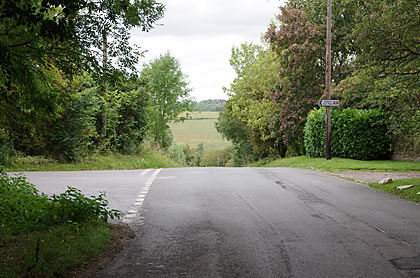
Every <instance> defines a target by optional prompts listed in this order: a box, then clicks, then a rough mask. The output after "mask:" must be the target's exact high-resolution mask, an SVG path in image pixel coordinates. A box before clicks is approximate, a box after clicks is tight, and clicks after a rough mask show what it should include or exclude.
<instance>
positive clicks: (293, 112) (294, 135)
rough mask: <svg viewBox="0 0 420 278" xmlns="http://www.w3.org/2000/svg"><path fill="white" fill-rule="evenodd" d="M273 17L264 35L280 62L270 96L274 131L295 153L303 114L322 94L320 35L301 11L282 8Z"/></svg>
mask: <svg viewBox="0 0 420 278" xmlns="http://www.w3.org/2000/svg"><path fill="white" fill-rule="evenodd" d="M277 19H278V22H277V24H275V23H273V24H272V25H271V26H270V27H269V29H268V31H267V33H266V34H265V36H264V38H265V40H266V41H267V42H268V43H269V44H270V47H271V49H272V50H273V51H274V52H275V53H276V54H277V55H278V59H279V63H280V65H281V67H280V71H279V72H280V74H279V81H278V84H277V87H276V90H275V92H274V93H273V94H272V96H271V98H272V100H273V101H274V102H275V103H277V104H278V106H279V115H278V121H279V127H278V131H277V132H278V133H279V134H281V136H282V138H283V143H284V144H285V145H286V146H287V147H293V148H294V150H295V152H296V153H298V154H299V153H302V152H303V127H304V124H305V122H306V116H307V114H308V112H309V111H310V110H311V109H312V108H313V107H314V106H315V105H316V103H317V101H318V100H319V99H320V98H321V96H322V94H323V87H324V86H323V84H324V68H325V67H324V65H325V63H324V62H323V55H324V54H325V50H324V49H325V47H324V44H323V34H322V32H321V30H320V27H319V26H318V25H315V24H313V23H311V22H310V21H309V18H308V16H307V14H306V13H305V12H304V11H302V10H297V9H294V8H290V7H287V6H286V7H282V8H281V14H280V15H279V16H278V17H277Z"/></svg>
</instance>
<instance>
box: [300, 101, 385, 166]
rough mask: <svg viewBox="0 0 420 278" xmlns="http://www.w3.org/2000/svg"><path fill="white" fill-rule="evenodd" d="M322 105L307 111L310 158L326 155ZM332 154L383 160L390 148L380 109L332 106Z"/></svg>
mask: <svg viewBox="0 0 420 278" xmlns="http://www.w3.org/2000/svg"><path fill="white" fill-rule="evenodd" d="M325 128H326V127H325V108H322V109H318V110H316V109H315V110H313V111H311V112H310V113H309V116H308V121H307V123H306V125H305V136H304V142H305V150H306V154H307V155H308V156H310V157H325V140H326V139H325V136H326V135H325ZM331 150H332V155H333V156H336V157H342V158H352V159H359V160H374V159H386V158H388V156H389V154H390V151H391V137H390V135H389V131H388V127H387V119H386V118H385V115H384V113H383V112H381V111H380V110H357V109H344V110H343V111H339V110H338V109H333V110H332V113H331Z"/></svg>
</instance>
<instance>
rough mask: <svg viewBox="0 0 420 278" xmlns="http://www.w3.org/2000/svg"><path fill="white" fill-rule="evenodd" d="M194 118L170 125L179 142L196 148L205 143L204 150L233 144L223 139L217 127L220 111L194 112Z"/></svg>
mask: <svg viewBox="0 0 420 278" xmlns="http://www.w3.org/2000/svg"><path fill="white" fill-rule="evenodd" d="M191 116H192V119H188V120H185V121H184V122H179V123H171V124H170V125H169V126H170V128H171V130H172V134H173V136H174V141H175V142H176V143H177V144H180V145H181V146H183V145H187V144H188V145H190V146H191V147H193V148H196V147H197V146H198V145H199V144H200V143H203V145H204V152H205V153H206V152H214V151H219V150H223V149H225V148H228V147H230V146H232V144H231V143H230V142H229V141H226V140H223V138H222V135H220V134H219V133H218V132H217V130H216V127H215V123H216V122H217V118H218V116H219V112H194V113H192V115H191Z"/></svg>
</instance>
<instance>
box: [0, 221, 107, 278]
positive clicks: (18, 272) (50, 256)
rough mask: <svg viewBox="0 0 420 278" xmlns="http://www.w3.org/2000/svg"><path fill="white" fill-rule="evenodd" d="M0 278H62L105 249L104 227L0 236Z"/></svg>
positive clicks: (69, 228)
mask: <svg viewBox="0 0 420 278" xmlns="http://www.w3.org/2000/svg"><path fill="white" fill-rule="evenodd" d="M0 236H1V237H0V246H1V248H0V277H1V278H6V277H46V278H47V277H65V275H66V273H67V272H68V271H69V270H70V269H72V268H74V267H76V266H78V265H81V264H82V263H83V262H84V261H86V260H87V259H88V258H91V257H94V256H97V255H98V254H99V253H101V252H102V251H103V250H105V248H106V247H107V246H108V244H109V241H110V239H111V232H110V230H109V228H108V227H107V226H106V224H104V223H86V224H83V225H81V226H79V227H73V226H71V225H64V226H58V227H54V228H52V229H50V230H49V231H47V232H45V231H42V232H41V231H37V232H32V233H28V234H21V235H10V234H8V235H4V234H3V235H0Z"/></svg>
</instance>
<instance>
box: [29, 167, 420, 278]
mask: <svg viewBox="0 0 420 278" xmlns="http://www.w3.org/2000/svg"><path fill="white" fill-rule="evenodd" d="M27 176H28V178H29V180H30V181H32V182H34V183H35V184H37V186H38V187H39V189H40V190H41V191H45V192H46V193H55V192H54V191H58V192H60V190H61V191H62V188H64V185H74V186H77V185H80V186H81V189H82V190H83V191H84V192H86V193H88V194H95V193H96V192H98V191H99V190H105V191H107V192H108V194H107V195H108V197H109V199H110V204H111V207H113V208H117V209H121V210H122V211H124V212H128V214H127V216H126V218H125V219H124V222H126V223H129V224H128V225H131V227H132V229H133V230H134V231H135V232H136V235H137V236H136V237H135V238H134V239H133V241H132V242H131V244H130V245H128V246H127V247H126V248H125V249H124V250H123V251H122V252H121V253H120V254H118V255H117V256H116V257H115V258H114V259H113V261H111V263H109V264H108V265H107V266H106V267H105V268H104V269H102V270H101V271H100V272H99V273H98V274H97V277H406V276H407V275H408V276H411V277H420V271H419V269H420V257H419V251H420V207H419V206H418V205H417V204H415V203H412V202H409V201H405V200H402V199H399V198H397V197H394V196H391V195H387V194H385V193H381V192H378V191H376V190H374V189H371V188H369V187H367V186H366V185H363V184H359V183H355V182H350V181H346V180H343V179H340V178H337V177H333V176H329V175H326V174H323V173H319V172H315V171H309V170H302V169H288V168H267V169H263V168H236V169H232V168H184V169H163V170H161V171H160V172H159V170H150V171H148V172H145V171H144V170H138V171H97V172H70V173H69V172H67V173H66V172H61V173H60V172H51V173H27Z"/></svg>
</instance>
